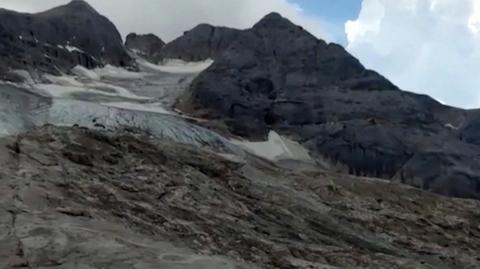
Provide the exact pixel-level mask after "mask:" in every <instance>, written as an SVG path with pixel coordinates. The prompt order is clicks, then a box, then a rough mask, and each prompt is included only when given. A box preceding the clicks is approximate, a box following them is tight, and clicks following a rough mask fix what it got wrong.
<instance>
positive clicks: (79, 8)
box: [44, 0, 100, 16]
mask: <svg viewBox="0 0 480 269" xmlns="http://www.w3.org/2000/svg"><path fill="white" fill-rule="evenodd" d="M44 13H45V14H54V13H67V14H91V15H97V16H98V15H100V14H99V13H98V12H97V11H96V10H95V8H93V7H92V6H91V5H90V4H89V3H88V2H86V1H84V0H72V1H70V2H69V3H67V4H65V5H63V6H59V7H55V8H52V9H50V10H47V11H45V12H44Z"/></svg>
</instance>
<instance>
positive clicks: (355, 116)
mask: <svg viewBox="0 0 480 269" xmlns="http://www.w3.org/2000/svg"><path fill="white" fill-rule="evenodd" d="M177 106H178V108H179V109H181V110H183V111H185V112H188V113H190V114H192V115H193V116H195V117H200V118H208V119H210V123H209V126H213V127H214V128H216V129H219V130H225V129H228V130H229V132H230V133H231V134H233V135H237V136H241V137H247V138H251V139H258V140H262V139H265V138H266V136H267V134H268V132H269V131H270V130H275V131H276V132H278V133H280V134H282V135H286V136H288V137H290V138H293V139H294V140H296V141H298V142H300V143H302V144H303V145H305V146H306V147H308V148H309V149H310V150H311V152H312V154H313V155H314V156H315V157H316V159H317V160H318V161H319V162H321V163H324V164H325V163H326V164H327V165H326V167H327V168H329V169H334V170H338V171H343V172H348V173H351V174H355V175H364V176H374V177H380V178H387V179H391V180H396V181H401V182H404V183H407V184H410V185H413V186H416V187H420V188H423V189H426V190H431V191H434V192H436V193H440V194H445V195H451V196H457V197H470V198H480V161H479V160H478V158H477V156H478V155H479V153H480V148H478V145H476V144H472V143H471V142H472V140H475V139H472V138H470V139H468V137H469V135H468V133H469V132H468V130H475V127H472V126H469V125H468V121H469V119H468V117H467V114H469V113H470V112H468V111H463V110H461V109H456V108H451V107H447V106H444V105H442V104H440V103H438V102H436V101H435V100H434V99H432V98H430V97H428V96H424V95H418V94H413V93H409V92H405V91H402V90H400V89H399V88H398V87H396V86H395V85H393V84H392V83H391V82H390V81H388V80H387V79H386V78H384V77H383V76H381V75H379V74H378V73H376V72H374V71H371V70H368V69H366V68H364V67H363V66H362V64H361V63H360V62H359V61H358V60H357V59H355V58H354V57H353V56H352V55H350V54H349V53H348V52H347V51H345V50H344V49H343V48H342V47H341V46H339V45H336V44H331V43H330V44H327V43H326V42H324V41H323V40H319V39H317V38H316V37H314V36H313V35H311V34H310V33H308V32H307V31H305V30H304V29H303V28H302V27H300V26H297V25H295V24H293V23H292V22H290V21H289V20H287V19H286V18H283V17H282V16H281V15H279V14H277V13H272V14H269V15H267V16H266V17H264V18H263V19H262V20H261V21H260V22H258V23H257V24H256V25H254V26H253V28H251V29H248V30H246V31H244V32H241V33H240V34H239V36H238V37H237V38H236V39H235V40H234V41H233V42H232V43H231V45H230V46H228V48H226V49H225V50H223V52H222V53H221V54H220V56H219V57H216V59H215V63H214V64H213V65H212V66H211V67H210V68H208V69H207V70H206V71H205V72H203V73H202V74H200V75H199V76H198V77H197V78H196V79H195V81H194V82H193V84H192V86H191V89H190V91H189V92H188V93H187V94H186V95H185V96H184V97H183V98H182V100H181V101H180V102H179V103H178V105H177ZM470 122H471V121H470ZM464 125H465V126H466V127H465V128H463V126H464ZM473 126H477V125H476V124H474V125H473ZM459 130H462V131H463V132H464V135H463V136H464V138H465V139H463V140H462V139H461V135H460V134H459ZM465 132H466V133H465ZM473 136H475V134H474V135H473Z"/></svg>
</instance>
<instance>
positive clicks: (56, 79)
mask: <svg viewBox="0 0 480 269" xmlns="http://www.w3.org/2000/svg"><path fill="white" fill-rule="evenodd" d="M78 70H81V69H77V71H78ZM83 71H85V70H83ZM45 78H46V79H47V80H48V81H49V82H50V83H43V84H36V85H34V87H35V88H36V89H39V90H41V91H43V92H44V93H46V94H48V95H50V96H52V97H56V98H67V97H69V96H70V95H71V94H73V93H93V94H99V95H106V96H115V97H124V98H128V99H134V100H148V99H150V98H149V97H144V96H139V95H136V94H133V93H131V92H130V91H129V90H127V89H125V88H123V87H120V86H116V85H112V84H108V83H104V82H99V81H92V82H89V83H82V82H80V81H78V80H76V79H75V77H72V76H67V75H63V76H52V75H45ZM101 88H103V89H110V90H112V92H108V91H102V90H101Z"/></svg>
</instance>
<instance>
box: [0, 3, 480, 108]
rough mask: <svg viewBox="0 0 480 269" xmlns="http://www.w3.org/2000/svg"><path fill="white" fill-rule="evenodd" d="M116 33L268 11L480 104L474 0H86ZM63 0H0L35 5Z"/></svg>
mask: <svg viewBox="0 0 480 269" xmlns="http://www.w3.org/2000/svg"><path fill="white" fill-rule="evenodd" d="M87 1H88V2H89V3H90V4H91V5H92V6H94V7H95V8H96V9H97V10H98V11H99V12H100V13H102V14H104V15H106V16H107V17H108V18H110V19H111V20H112V21H113V22H114V23H115V24H116V25H117V27H118V28H119V30H120V32H121V33H122V35H123V36H125V35H126V34H128V33H129V32H137V33H154V34H157V35H158V36H159V37H161V38H162V39H163V40H165V41H170V40H173V39H174V38H176V37H177V36H179V35H181V34H182V33H183V32H184V31H185V30H188V29H190V28H192V27H193V26H195V25H197V24H199V23H204V22H206V23H210V24H214V25H222V26H230V27H235V28H241V29H244V28H248V27H251V26H252V25H253V24H254V23H255V22H256V21H258V20H259V19H261V17H263V16H264V15H265V14H267V13H269V12H271V11H277V12H280V13H281V14H282V15H284V16H285V17H287V18H289V19H290V20H292V21H293V22H294V23H296V24H299V25H302V26H303V27H304V28H305V29H307V30H308V31H310V32H311V33H313V34H314V35H316V36H317V37H319V38H322V39H324V40H326V41H328V42H336V43H339V44H341V45H343V46H344V47H345V48H346V49H347V50H348V51H349V52H350V53H351V54H353V55H354V56H355V57H357V58H358V59H359V60H360V61H361V62H362V63H363V64H364V65H365V66H366V67H367V68H370V69H374V70H376V71H378V72H379V73H381V74H383V75H384V76H385V77H387V78H388V79H390V80H391V81H392V82H393V83H395V84H396V85H398V86H399V87H400V88H402V89H403V90H408V91H412V92H418V93H424V94H429V95H431V96H432V97H434V98H435V99H437V100H439V101H441V102H443V103H446V104H449V105H453V106H458V107H464V108H480V0H261V1H259V0H175V1H173V0H87ZM66 2H68V0H41V1H40V0H0V7H3V8H8V9H15V10H19V11H25V12H36V11H42V10H45V9H47V8H50V7H53V6H55V5H60V4H64V3H66Z"/></svg>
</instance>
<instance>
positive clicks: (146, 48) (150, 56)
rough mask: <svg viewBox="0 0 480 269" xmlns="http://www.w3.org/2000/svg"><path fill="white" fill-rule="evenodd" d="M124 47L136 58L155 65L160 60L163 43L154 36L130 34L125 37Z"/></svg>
mask: <svg viewBox="0 0 480 269" xmlns="http://www.w3.org/2000/svg"><path fill="white" fill-rule="evenodd" d="M125 46H126V47H127V48H128V49H129V50H131V51H133V52H134V53H135V54H137V55H138V56H140V57H142V58H144V59H146V60H148V61H150V62H152V63H157V62H158V61H159V60H160V59H161V56H160V53H161V51H162V48H163V47H164V46H165V42H163V41H162V40H161V39H160V38H159V37H158V36H156V35H154V34H145V35H137V34H135V33H131V34H129V35H128V36H127V40H126V41H125Z"/></svg>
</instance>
